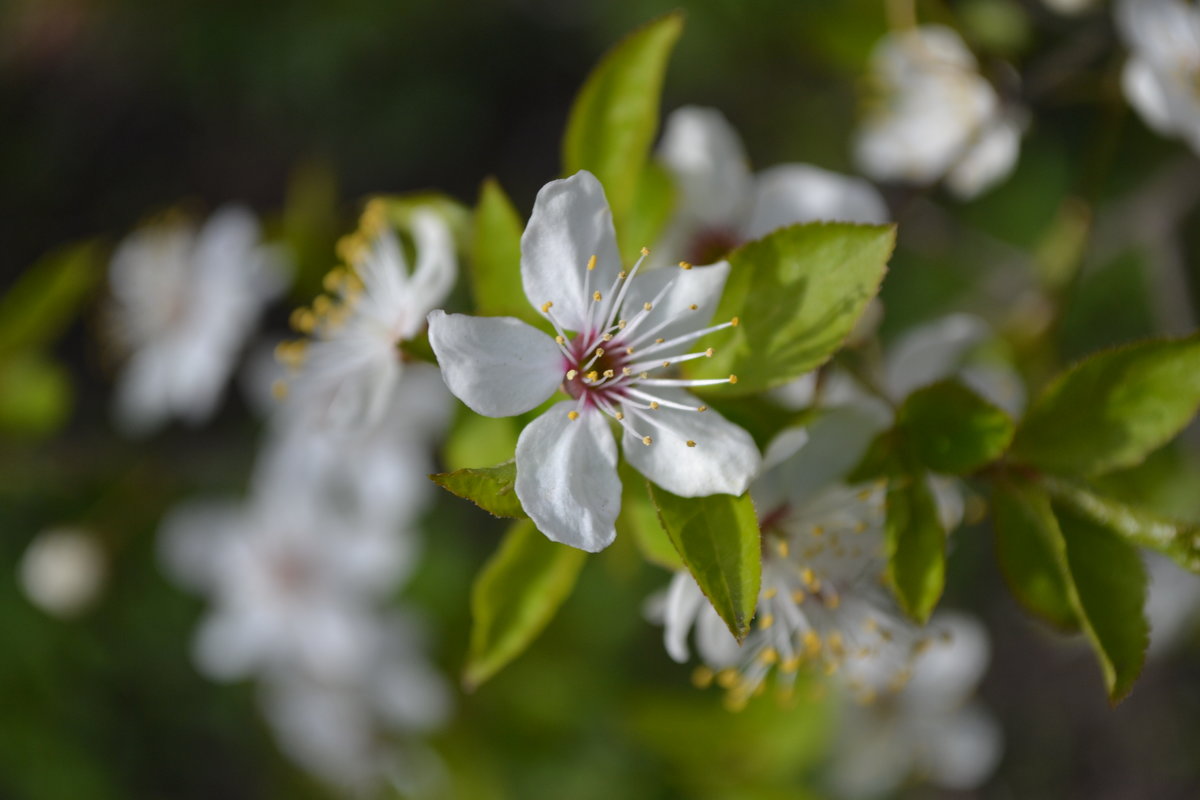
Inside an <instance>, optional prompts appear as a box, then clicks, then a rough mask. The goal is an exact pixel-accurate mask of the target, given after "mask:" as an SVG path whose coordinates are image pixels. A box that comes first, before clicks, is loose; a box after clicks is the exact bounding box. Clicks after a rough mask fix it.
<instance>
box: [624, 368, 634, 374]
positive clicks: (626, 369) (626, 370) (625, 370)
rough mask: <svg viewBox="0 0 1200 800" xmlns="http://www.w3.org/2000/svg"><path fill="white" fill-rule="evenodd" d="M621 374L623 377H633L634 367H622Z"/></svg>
mask: <svg viewBox="0 0 1200 800" xmlns="http://www.w3.org/2000/svg"><path fill="white" fill-rule="evenodd" d="M621 374H622V375H632V374H633V368H632V367H621Z"/></svg>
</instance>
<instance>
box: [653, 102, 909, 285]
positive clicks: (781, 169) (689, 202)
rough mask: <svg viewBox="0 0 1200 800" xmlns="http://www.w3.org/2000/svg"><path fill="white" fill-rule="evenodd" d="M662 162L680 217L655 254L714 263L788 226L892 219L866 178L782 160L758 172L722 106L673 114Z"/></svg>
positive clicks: (662, 148)
mask: <svg viewBox="0 0 1200 800" xmlns="http://www.w3.org/2000/svg"><path fill="white" fill-rule="evenodd" d="M658 160H659V161H660V162H661V163H662V164H663V166H665V167H666V168H667V170H668V172H670V173H671V175H672V176H673V177H674V179H675V183H676V187H677V189H678V193H679V194H678V197H677V205H676V210H675V215H674V217H673V218H672V220H671V222H670V223H669V224H668V226H667V229H666V231H665V232H664V234H663V237H662V240H661V241H660V242H659V243H658V244H657V245H656V246H655V247H654V248H652V251H653V253H655V254H657V253H663V254H668V255H672V254H679V255H681V256H682V257H683V258H684V259H686V260H687V261H690V262H692V263H696V264H710V263H712V262H714V261H716V260H718V259H720V258H722V257H724V256H725V255H726V254H727V253H728V252H729V251H730V250H732V249H734V248H735V247H737V246H738V245H740V244H742V243H743V242H746V241H750V240H752V239H758V238H760V237H762V236H765V235H766V234H768V233H770V232H771V231H773V230H775V229H776V228H780V227H783V226H785V225H791V224H794V223H798V222H815V221H818V220H825V221H837V222H861V223H870V224H882V223H884V222H887V220H888V211H887V206H886V205H885V204H884V202H883V198H882V197H880V195H879V192H877V191H876V190H875V187H873V186H872V185H871V184H870V183H868V182H867V181H865V180H863V179H861V178H851V177H847V176H845V175H839V174H837V173H835V172H829V171H828V170H824V169H821V168H819V167H814V166H811V165H809V164H780V165H778V166H775V167H771V168H770V169H767V170H764V171H763V172H760V173H758V174H757V175H752V174H750V169H749V166H748V162H747V159H746V154H745V151H744V149H743V147H742V141H741V138H740V137H739V136H738V134H737V131H735V130H734V129H733V127H732V126H731V125H730V124H729V122H728V121H727V120H726V119H725V117H724V116H723V115H722V114H721V112H719V111H717V110H716V109H711V108H699V107H695V106H685V107H684V108H680V109H677V110H676V111H674V112H672V113H671V115H670V116H669V117H667V120H666V125H665V130H664V132H663V138H662V142H661V144H660V145H659V149H658ZM651 259H652V262H653V259H654V256H653V255H652V256H651ZM654 264H655V266H658V264H657V262H654Z"/></svg>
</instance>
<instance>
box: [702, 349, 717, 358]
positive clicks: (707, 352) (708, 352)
mask: <svg viewBox="0 0 1200 800" xmlns="http://www.w3.org/2000/svg"><path fill="white" fill-rule="evenodd" d="M714 352H716V351H715V350H713V349H712V348H711V347H710V348H708V349H707V350H705V351H704V355H705V356H707V357H708V358H712V357H713V353H714Z"/></svg>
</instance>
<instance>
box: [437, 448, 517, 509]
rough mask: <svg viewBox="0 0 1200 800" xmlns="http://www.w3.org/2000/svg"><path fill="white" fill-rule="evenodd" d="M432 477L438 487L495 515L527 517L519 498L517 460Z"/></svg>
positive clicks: (457, 470)
mask: <svg viewBox="0 0 1200 800" xmlns="http://www.w3.org/2000/svg"><path fill="white" fill-rule="evenodd" d="M429 477H430V478H431V479H432V480H433V482H434V483H436V484H437V485H438V486H441V487H442V488H443V489H445V490H447V491H449V492H450V493H451V494H456V495H458V496H459V497H461V498H463V499H464V500H470V501H471V502H472V503H474V504H475V505H477V506H479V507H480V508H482V509H483V510H484V511H486V512H488V513H489V514H491V515H492V516H494V517H511V518H513V519H521V518H524V517H526V516H527V515H526V514H525V510H524V509H523V508H521V501H520V500H518V499H517V490H516V482H517V464H516V461H505V462H504V463H503V464H497V465H496V466H494V467H482V468H480V469H456V470H454V471H453V472H443V473H439V474H437V475H430V476H429Z"/></svg>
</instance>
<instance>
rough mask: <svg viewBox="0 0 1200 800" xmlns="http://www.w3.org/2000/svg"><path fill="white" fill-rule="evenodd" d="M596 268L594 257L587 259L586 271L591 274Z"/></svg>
mask: <svg viewBox="0 0 1200 800" xmlns="http://www.w3.org/2000/svg"><path fill="white" fill-rule="evenodd" d="M595 268H596V257H595V256H592V257H591V258H589V259H588V271H589V272H591V271H592V270H594V269H595Z"/></svg>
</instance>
